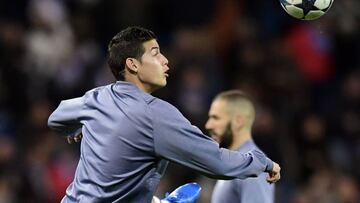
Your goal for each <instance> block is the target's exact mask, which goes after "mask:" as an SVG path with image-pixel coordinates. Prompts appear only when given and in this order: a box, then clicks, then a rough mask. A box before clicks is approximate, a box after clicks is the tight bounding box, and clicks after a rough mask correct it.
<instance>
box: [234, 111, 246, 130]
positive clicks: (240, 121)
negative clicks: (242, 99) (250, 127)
mask: <svg viewBox="0 0 360 203" xmlns="http://www.w3.org/2000/svg"><path fill="white" fill-rule="evenodd" d="M244 125H245V118H244V117H243V116H241V115H240V114H236V115H234V119H233V126H234V127H235V128H236V129H240V128H242V127H244Z"/></svg>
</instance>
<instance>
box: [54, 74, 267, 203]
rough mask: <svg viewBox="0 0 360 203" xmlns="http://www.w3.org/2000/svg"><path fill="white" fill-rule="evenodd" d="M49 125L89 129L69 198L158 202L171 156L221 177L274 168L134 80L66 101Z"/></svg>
mask: <svg viewBox="0 0 360 203" xmlns="http://www.w3.org/2000/svg"><path fill="white" fill-rule="evenodd" d="M48 125H49V126H50V127H51V128H52V129H54V130H56V131H59V132H60V133H62V134H64V135H75V134H78V133H80V132H81V133H82V134H83V139H82V141H81V147H80V151H81V155H80V160H79V163H78V166H77V169H76V173H75V178H74V180H73V182H72V183H71V184H70V186H69V187H68V188H67V190H66V195H65V197H64V199H63V202H85V203H88V202H123V203H148V202H151V199H152V196H153V194H154V192H155V190H156V187H157V185H158V183H159V181H160V178H161V176H162V175H163V173H164V171H165V169H166V167H167V164H168V161H167V160H170V161H174V162H177V163H179V164H182V165H184V166H188V167H190V168H192V169H195V170H197V171H199V172H201V173H202V174H204V175H207V176H210V177H213V178H218V179H232V178H246V177H249V176H254V175H258V174H260V173H261V172H263V171H265V170H266V171H269V170H271V169H272V167H273V165H272V161H271V160H270V159H268V158H266V156H265V155H264V154H263V153H261V152H260V151H252V152H249V153H246V154H243V153H239V152H236V151H229V150H227V149H222V148H219V145H218V144H217V143H216V142H215V141H213V140H212V139H211V138H208V137H207V136H205V135H204V134H203V133H202V132H201V131H200V130H199V129H198V128H197V127H195V126H193V125H191V123H190V122H189V121H188V120H187V119H186V118H185V117H184V116H183V115H182V114H181V113H180V112H179V111H178V110H177V109H176V108H175V107H174V106H172V105H171V104H169V103H167V102H165V101H163V100H161V99H158V98H156V97H153V96H151V95H150V94H147V93H145V92H143V91H141V90H140V89H138V88H137V87H136V86H134V85H133V84H131V83H128V82H120V81H119V82H116V83H114V84H110V85H108V86H104V87H99V88H95V89H93V90H90V91H89V92H87V93H86V94H85V95H84V96H82V97H79V98H75V99H70V100H65V101H62V102H61V103H60V105H59V107H58V108H57V109H56V110H55V111H54V112H53V113H52V114H51V116H50V117H49V121H48Z"/></svg>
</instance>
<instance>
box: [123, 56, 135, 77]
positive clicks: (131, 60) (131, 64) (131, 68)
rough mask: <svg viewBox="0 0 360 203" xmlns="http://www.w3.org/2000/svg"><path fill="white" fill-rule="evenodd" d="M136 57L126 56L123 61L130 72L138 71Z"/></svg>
mask: <svg viewBox="0 0 360 203" xmlns="http://www.w3.org/2000/svg"><path fill="white" fill-rule="evenodd" d="M136 62H137V61H136V59H134V58H127V59H126V61H125V64H126V68H127V69H128V70H129V71H130V72H131V73H134V74H135V73H137V72H138V66H137V63H136Z"/></svg>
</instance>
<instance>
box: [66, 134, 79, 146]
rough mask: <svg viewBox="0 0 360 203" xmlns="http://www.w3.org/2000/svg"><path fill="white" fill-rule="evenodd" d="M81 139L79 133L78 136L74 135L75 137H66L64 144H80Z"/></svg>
mask: <svg viewBox="0 0 360 203" xmlns="http://www.w3.org/2000/svg"><path fill="white" fill-rule="evenodd" d="M81 138H82V134H81V133H80V134H78V135H75V136H67V137H66V142H67V143H69V144H72V143H75V142H80V141H81Z"/></svg>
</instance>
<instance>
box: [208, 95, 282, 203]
mask: <svg viewBox="0 0 360 203" xmlns="http://www.w3.org/2000/svg"><path fill="white" fill-rule="evenodd" d="M254 119H255V109H254V105H253V103H252V101H251V100H250V98H249V97H248V96H247V95H245V94H244V93H243V92H241V91H239V90H230V91H225V92H222V93H220V94H218V95H217V96H216V97H215V99H214V101H213V102H212V104H211V107H210V110H209V119H208V121H207V122H206V125H205V127H206V129H207V130H208V131H209V133H210V135H211V137H212V138H213V139H214V140H216V141H217V142H218V143H219V144H220V147H224V148H228V149H230V150H236V151H238V152H240V153H246V152H248V151H250V150H259V151H260V149H259V148H258V147H257V146H256V144H255V143H254V141H253V139H252V135H251V128H252V124H253V122H254ZM267 178H268V177H267V174H266V173H260V174H258V177H256V178H247V179H244V180H241V179H234V180H218V181H217V183H216V185H215V188H214V191H213V194H212V201H211V202H212V203H259V202H261V203H273V202H274V195H275V194H274V185H273V184H269V183H267V182H266V179H267Z"/></svg>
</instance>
